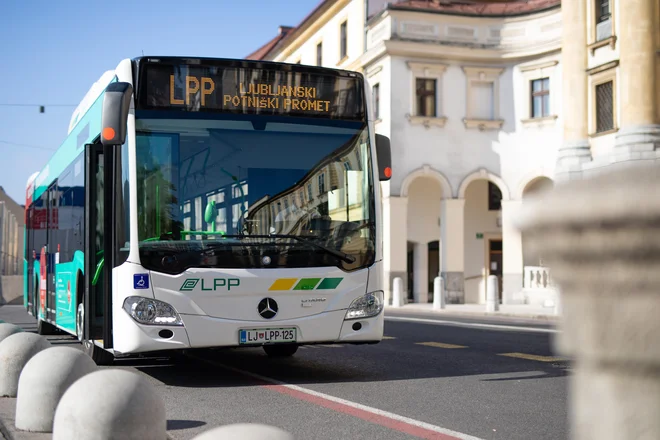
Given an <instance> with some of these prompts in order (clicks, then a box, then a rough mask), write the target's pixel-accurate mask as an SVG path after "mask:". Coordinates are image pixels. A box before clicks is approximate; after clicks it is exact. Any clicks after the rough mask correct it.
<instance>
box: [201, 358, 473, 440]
mask: <svg viewBox="0 0 660 440" xmlns="http://www.w3.org/2000/svg"><path fill="white" fill-rule="evenodd" d="M189 356H190V357H192V358H195V359H197V360H200V361H202V362H206V363H208V364H211V365H213V366H216V367H220V368H224V369H225V370H228V371H232V372H234V373H238V374H242V375H244V376H249V377H251V378H253V379H256V380H258V381H259V382H262V383H263V384H262V386H264V387H265V388H268V389H269V390H272V391H276V392H278V393H280V394H286V395H288V396H291V397H295V398H297V399H299V400H304V401H306V402H310V403H314V404H316V405H318V406H322V407H324V408H328V409H332V410H334V411H337V412H341V413H344V414H348V415H351V416H354V417H358V418H360V419H363V420H366V421H368V422H371V423H375V424H377V425H381V426H385V427H386V428H390V429H393V430H396V431H399V432H403V433H405V434H409V435H413V436H415V437H419V438H424V439H434V440H482V439H480V438H478V437H473V436H470V435H467V434H463V433H460V432H456V431H452V430H450V429H446V428H442V427H440V426H436V425H431V424H430V423H426V422H422V421H419V420H415V419H411V418H408V417H405V416H400V415H398V414H394V413H391V412H388V411H383V410H380V409H378V408H373V407H370V406H367V405H362V404H360V403H356V402H352V401H350V400H344V399H340V398H339V397H334V396H331V395H329V394H325V393H320V392H318V391H313V390H310V389H308V388H303V387H300V386H297V385H291V384H288V383H286V382H281V381H279V380H276V379H272V378H270V377H266V376H262V375H260V374H256V373H251V372H249V371H245V370H241V369H238V368H234V367H231V366H229V365H225V364H223V363H221V362H216V361H211V360H208V359H204V358H200V357H197V356H193V355H189Z"/></svg>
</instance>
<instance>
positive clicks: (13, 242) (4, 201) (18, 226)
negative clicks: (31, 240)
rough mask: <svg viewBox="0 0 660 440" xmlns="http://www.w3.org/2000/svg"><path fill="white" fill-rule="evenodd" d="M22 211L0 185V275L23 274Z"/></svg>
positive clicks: (23, 218)
mask: <svg viewBox="0 0 660 440" xmlns="http://www.w3.org/2000/svg"><path fill="white" fill-rule="evenodd" d="M24 212H25V211H24V208H23V206H21V205H19V204H18V203H16V202H15V201H14V200H12V199H11V198H10V197H9V196H8V195H7V194H6V193H5V192H4V190H3V189H2V187H1V186H0V276H5V275H22V274H23V231H24V229H25V214H24Z"/></svg>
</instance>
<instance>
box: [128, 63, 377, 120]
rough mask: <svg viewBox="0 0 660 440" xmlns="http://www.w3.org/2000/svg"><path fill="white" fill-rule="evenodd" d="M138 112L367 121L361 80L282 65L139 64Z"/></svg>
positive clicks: (339, 72) (312, 69) (325, 71)
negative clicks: (158, 111) (154, 111)
mask: <svg viewBox="0 0 660 440" xmlns="http://www.w3.org/2000/svg"><path fill="white" fill-rule="evenodd" d="M138 67H139V76H138V78H139V80H138V82H137V85H138V87H137V99H136V108H137V109H140V110H169V111H181V112H204V113H224V114H243V115H277V116H296V117H309V118H326V119H342V120H352V121H366V119H367V117H366V103H365V97H364V84H363V79H362V76H361V75H353V76H350V75H348V74H347V73H346V72H341V71H336V70H333V69H327V70H325V69H324V70H321V69H318V68H314V67H311V68H307V67H306V66H292V65H287V64H278V63H255V62H252V63H250V62H241V63H237V62H233V63H232V62H221V61H220V60H209V59H202V60H200V61H199V62H194V63H193V62H190V61H189V60H185V59H181V60H177V59H169V60H158V61H157V62H145V61H142V62H139V63H138Z"/></svg>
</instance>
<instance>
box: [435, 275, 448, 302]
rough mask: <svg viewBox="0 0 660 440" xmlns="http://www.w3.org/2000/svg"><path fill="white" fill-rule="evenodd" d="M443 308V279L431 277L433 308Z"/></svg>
mask: <svg viewBox="0 0 660 440" xmlns="http://www.w3.org/2000/svg"><path fill="white" fill-rule="evenodd" d="M444 308H445V280H444V279H442V277H435V278H434V279H433V309H434V310H440V309H444Z"/></svg>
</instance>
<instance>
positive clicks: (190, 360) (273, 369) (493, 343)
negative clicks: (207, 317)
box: [3, 308, 570, 388]
mask: <svg viewBox="0 0 660 440" xmlns="http://www.w3.org/2000/svg"><path fill="white" fill-rule="evenodd" d="M21 313H22V314H21ZM12 315H14V316H13V318H14V319H11V317H10V319H7V317H6V316H4V315H3V319H5V320H7V322H16V323H17V325H19V326H21V327H23V328H24V329H25V330H26V331H35V330H36V325H35V322H34V321H33V322H27V319H26V317H25V316H26V314H25V311H24V310H23V311H21V309H18V308H16V311H12ZM28 319H31V317H29V318H28ZM386 334H390V335H395V336H396V338H397V339H396V340H384V341H382V342H381V343H379V344H376V345H362V346H351V345H344V346H335V347H325V346H310V347H309V348H308V347H304V348H300V349H299V350H298V352H297V353H296V354H295V355H294V356H293V357H291V358H270V357H268V356H267V355H266V354H265V353H264V351H263V350H262V349H261V348H240V349H218V350H199V351H195V352H194V353H193V356H195V357H201V358H202V359H203V360H198V359H195V358H194V357H187V356H173V357H169V356H153V357H149V356H144V357H137V358H124V359H117V360H116V361H115V362H114V364H113V367H116V368H135V369H137V370H139V371H142V372H143V373H145V374H148V375H149V376H151V377H153V378H154V379H156V380H159V381H161V382H162V383H164V384H166V385H169V386H177V387H188V388H213V387H215V388H223V387H242V386H253V385H254V384H255V382H258V380H256V379H254V378H250V377H248V376H244V375H241V374H239V373H238V372H236V371H232V370H230V369H227V368H223V365H224V366H228V367H231V368H233V369H235V370H238V371H248V372H251V373H255V374H258V375H262V376H265V377H269V378H275V379H277V380H279V381H282V382H287V383H290V384H297V385H305V384H323V383H329V384H331V383H358V382H388V381H407V380H415V379H435V378H449V377H466V376H484V377H480V378H479V379H478V380H479V381H482V382H504V381H514V380H516V381H521V380H530V379H535V380H538V379H550V378H556V377H563V376H567V375H568V374H570V371H569V369H568V367H569V363H568V362H565V361H562V362H538V361H532V360H525V359H514V358H510V357H505V356H498V355H497V354H498V353H502V352H513V351H518V352H521V351H524V352H526V353H530V354H542V355H548V354H550V353H551V349H550V345H551V342H550V335H548V334H538V333H524V332H517V331H512V332H498V331H492V330H483V329H470V328H458V327H449V326H448V327H442V326H436V325H424V324H411V323H387V325H386ZM48 340H49V341H50V342H51V344H54V345H59V344H61V345H71V346H75V345H77V344H78V341H77V340H76V339H75V337H73V336H70V335H67V334H65V333H62V335H61V336H60V335H54V336H52V337H51V336H49V337H48ZM432 340H439V341H444V342H451V343H453V344H464V345H466V348H462V349H441V348H434V347H427V346H421V345H418V343H419V342H422V341H432ZM488 376H495V377H488Z"/></svg>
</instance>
